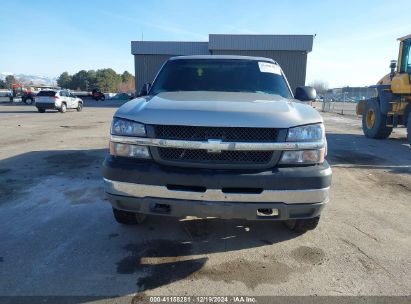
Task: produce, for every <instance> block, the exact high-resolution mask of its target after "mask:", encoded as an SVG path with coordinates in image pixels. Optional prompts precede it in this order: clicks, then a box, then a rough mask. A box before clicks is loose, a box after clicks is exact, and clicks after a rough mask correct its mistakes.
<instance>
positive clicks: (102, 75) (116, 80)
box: [96, 69, 121, 92]
mask: <svg viewBox="0 0 411 304" xmlns="http://www.w3.org/2000/svg"><path fill="white" fill-rule="evenodd" d="M96 80H97V87H98V88H99V89H100V90H101V91H103V92H116V91H117V88H118V86H119V84H120V83H121V76H120V75H118V74H117V73H116V72H115V71H114V70H113V69H101V70H97V72H96Z"/></svg>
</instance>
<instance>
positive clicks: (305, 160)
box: [280, 123, 327, 165]
mask: <svg viewBox="0 0 411 304" xmlns="http://www.w3.org/2000/svg"><path fill="white" fill-rule="evenodd" d="M287 141H294V142H298V141H300V142H301V141H323V143H324V148H322V149H318V150H297V151H284V152H283V154H282V156H281V160H280V164H288V165H291V164H293V165H299V164H300V165H307V164H321V163H323V162H324V157H325V155H326V151H327V141H326V139H325V131H324V125H323V124H321V123H320V124H313V125H306V126H301V127H295V128H290V129H289V130H288V135H287Z"/></svg>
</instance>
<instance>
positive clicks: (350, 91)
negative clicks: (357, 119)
mask: <svg viewBox="0 0 411 304" xmlns="http://www.w3.org/2000/svg"><path fill="white" fill-rule="evenodd" d="M376 96H377V90H376V89H375V88H369V87H358V88H351V87H346V88H338V89H331V90H328V91H327V92H326V93H325V94H319V101H318V106H317V108H318V109H321V110H322V111H323V112H333V113H339V114H341V115H357V114H356V107H357V103H358V102H359V101H361V100H366V99H369V98H372V97H376Z"/></svg>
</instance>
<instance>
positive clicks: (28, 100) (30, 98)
mask: <svg viewBox="0 0 411 304" xmlns="http://www.w3.org/2000/svg"><path fill="white" fill-rule="evenodd" d="M35 97H36V94H35V93H34V92H31V91H27V92H24V93H23V95H22V96H21V101H23V102H24V103H25V104H28V105H30V104H32V103H33V102H34V99H35Z"/></svg>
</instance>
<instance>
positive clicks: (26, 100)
mask: <svg viewBox="0 0 411 304" xmlns="http://www.w3.org/2000/svg"><path fill="white" fill-rule="evenodd" d="M33 101H34V100H33V99H31V98H26V99H25V100H24V103H25V104H28V105H31V104H32V103H33Z"/></svg>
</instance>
